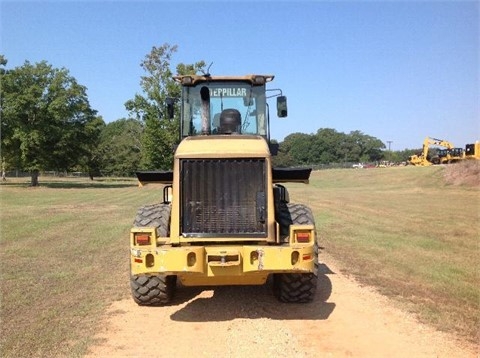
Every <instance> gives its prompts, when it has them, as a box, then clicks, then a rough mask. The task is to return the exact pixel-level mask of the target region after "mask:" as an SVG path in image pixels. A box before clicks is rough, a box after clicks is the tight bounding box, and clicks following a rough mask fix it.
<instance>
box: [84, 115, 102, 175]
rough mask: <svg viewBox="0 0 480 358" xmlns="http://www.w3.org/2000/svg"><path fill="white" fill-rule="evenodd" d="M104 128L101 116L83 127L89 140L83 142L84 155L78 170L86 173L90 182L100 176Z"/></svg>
mask: <svg viewBox="0 0 480 358" xmlns="http://www.w3.org/2000/svg"><path fill="white" fill-rule="evenodd" d="M104 128H105V122H104V121H103V118H102V117H101V116H97V117H95V118H94V119H93V120H92V121H90V122H88V123H87V124H86V125H85V131H86V135H87V136H88V138H89V140H88V141H87V142H85V143H84V144H85V148H84V151H85V154H84V156H83V158H82V159H81V162H80V163H81V164H80V170H81V171H86V172H87V173H88V176H89V177H90V180H93V177H94V176H100V175H101V168H102V165H103V153H102V151H101V133H102V131H103V130H104Z"/></svg>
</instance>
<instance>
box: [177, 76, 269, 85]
mask: <svg viewBox="0 0 480 358" xmlns="http://www.w3.org/2000/svg"><path fill="white" fill-rule="evenodd" d="M274 77H275V76H274V75H245V76H209V75H182V76H173V79H174V80H175V81H176V82H178V83H180V84H181V85H182V86H196V85H197V84H199V83H202V82H221V81H239V82H249V83H250V84H251V85H252V86H262V85H264V84H265V83H267V82H270V81H272V80H273V78H274Z"/></svg>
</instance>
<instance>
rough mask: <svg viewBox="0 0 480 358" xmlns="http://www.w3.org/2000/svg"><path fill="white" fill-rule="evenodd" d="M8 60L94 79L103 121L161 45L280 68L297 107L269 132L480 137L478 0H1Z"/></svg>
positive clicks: (233, 65)
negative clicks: (41, 64) (145, 60)
mask: <svg viewBox="0 0 480 358" xmlns="http://www.w3.org/2000/svg"><path fill="white" fill-rule="evenodd" d="M0 11H1V18H0V20H1V47H0V52H1V53H2V54H4V55H5V56H6V58H7V59H8V61H9V62H8V64H7V68H13V67H16V66H21V65H22V64H23V63H24V62H25V60H29V61H30V62H39V61H42V60H46V61H48V62H49V63H50V64H51V65H53V66H54V67H65V68H67V69H68V70H69V71H70V74H71V75H73V76H74V77H75V78H76V79H77V81H78V82H79V83H81V84H83V85H85V86H86V87H87V88H88V96H89V99H90V103H91V105H92V107H93V108H94V109H96V110H97V111H98V114H99V115H101V116H103V118H104V120H105V121H107V122H110V121H114V120H116V119H119V118H122V117H126V116H127V112H126V111H125V107H124V103H125V102H126V101H127V100H128V99H131V98H133V96H134V95H135V93H137V92H140V86H139V81H140V76H141V75H142V74H143V72H142V69H141V67H140V62H141V61H142V59H143V58H144V57H145V55H146V54H148V53H149V52H150V50H151V48H152V46H160V45H162V44H164V43H169V44H172V45H178V47H179V48H178V52H177V53H176V54H175V56H174V58H173V60H172V63H173V65H176V64H177V63H180V62H183V63H193V62H196V61H199V60H204V61H206V62H207V63H210V62H213V66H212V68H211V71H210V72H211V73H212V74H215V75H228V74H231V75H243V74H249V73H261V74H274V75H275V76H276V78H275V80H274V82H272V83H271V87H275V88H281V89H282V90H283V93H284V94H285V95H287V97H288V106H289V107H288V109H289V116H288V118H286V119H277V118H276V117H275V116H273V118H272V123H271V125H272V137H273V138H275V139H277V140H280V141H281V140H283V138H284V137H285V136H287V135H288V134H290V133H294V132H302V133H315V132H316V131H317V130H318V129H319V128H334V129H336V130H337V131H340V132H345V133H348V132H350V131H353V130H360V131H362V132H364V133H365V134H369V135H372V136H375V137H377V138H379V139H381V140H382V141H383V142H384V143H385V144H386V145H387V141H392V143H391V149H392V150H402V149H404V148H418V147H421V143H422V141H423V139H424V137H426V136H432V137H436V138H441V139H446V140H450V141H452V142H453V143H454V144H455V145H456V146H462V147H463V146H464V145H465V144H466V143H470V142H473V141H475V140H479V139H480V98H479V97H480V75H479V72H480V62H479V49H480V43H479V41H480V40H479V39H480V31H479V28H480V25H479V24H480V9H479V2H478V1H463V2H462V1H450V2H448V1H447V2H437V1H424V2H413V1H402V2H400V1H399V2H390V1H389V2H386V1H383V2H382V1H380V2H370V1H368V2H335V1H329V2H323V1H285V2H282V1H268V2H267V1H263V2H262V1H256V2H253V1H250V2H244V1H242V2H240V1H234V2H217V1H196V2H183V1H182V2H166V1H136V2H134V1H124V2H114V1H82V2H72V1H62V2H60V1H58V2H46V1H33V2H22V1H4V0H2V1H1V8H0Z"/></svg>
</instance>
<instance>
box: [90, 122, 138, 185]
mask: <svg viewBox="0 0 480 358" xmlns="http://www.w3.org/2000/svg"><path fill="white" fill-rule="evenodd" d="M142 133H143V124H142V122H141V121H138V120H136V119H133V118H130V119H119V120H117V121H114V122H110V123H108V124H107V125H106V126H105V127H104V128H103V130H102V133H101V136H100V150H99V152H100V153H101V155H102V173H103V174H105V175H111V176H133V175H134V174H135V171H137V169H138V168H139V166H140V160H141V148H142V141H141V136H142Z"/></svg>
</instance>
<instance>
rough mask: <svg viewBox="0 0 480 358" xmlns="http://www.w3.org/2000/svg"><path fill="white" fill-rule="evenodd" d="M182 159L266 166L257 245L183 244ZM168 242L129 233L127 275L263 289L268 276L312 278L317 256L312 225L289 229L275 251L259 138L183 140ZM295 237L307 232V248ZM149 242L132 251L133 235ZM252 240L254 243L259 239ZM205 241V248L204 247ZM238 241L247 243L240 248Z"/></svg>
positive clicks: (272, 215) (225, 239) (264, 149)
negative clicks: (263, 233) (263, 227)
mask: <svg viewBox="0 0 480 358" xmlns="http://www.w3.org/2000/svg"><path fill="white" fill-rule="evenodd" d="M183 158H187V159H192V158H207V159H208V158H264V159H265V161H266V167H265V170H266V173H265V174H266V181H267V183H266V184H267V188H269V189H268V194H267V205H268V210H267V213H268V216H267V218H266V219H267V225H268V229H267V230H268V231H267V232H268V237H266V238H264V239H261V240H260V241H259V242H258V245H252V244H251V243H250V242H251V241H252V238H244V239H242V238H235V244H232V245H228V244H226V242H228V241H232V238H229V237H223V238H222V237H218V238H208V239H205V238H191V237H190V238H186V237H183V236H182V235H181V233H180V224H179V223H180V214H179V213H180V203H179V201H178V198H179V197H180V187H181V185H180V174H179V173H180V160H181V159H183ZM171 205H172V210H171V218H170V235H169V237H157V236H156V229H155V228H133V229H132V230H131V234H130V242H131V255H130V256H131V274H132V275H143V274H145V275H154V274H163V275H177V277H178V279H180V281H181V282H182V283H183V284H184V285H186V286H205V285H246V284H263V283H265V281H266V279H267V277H268V275H269V274H272V273H313V272H315V271H314V270H315V260H316V254H315V249H314V243H315V242H316V241H315V240H316V238H315V228H314V226H313V225H291V226H290V238H289V240H288V242H287V243H286V244H282V245H279V224H278V223H277V222H276V221H275V210H274V197H273V183H272V165H271V157H270V151H269V148H268V145H267V143H266V141H265V139H264V138H262V137H261V136H235V135H225V136H215V137H213V136H197V137H188V138H185V139H184V140H183V141H182V142H181V143H180V144H179V146H178V148H177V150H176V152H175V158H174V168H173V196H172V203H171ZM296 231H301V232H302V233H305V232H309V233H310V236H309V240H308V242H303V243H300V242H296V237H297V235H296ZM146 233H148V234H149V235H150V237H151V241H150V244H148V245H136V243H135V235H136V234H141V235H145V234H146ZM255 240H259V239H258V238H257V239H255ZM205 241H208V242H209V243H210V244H209V245H205ZM241 241H250V242H249V243H248V244H245V245H242V244H241Z"/></svg>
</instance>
